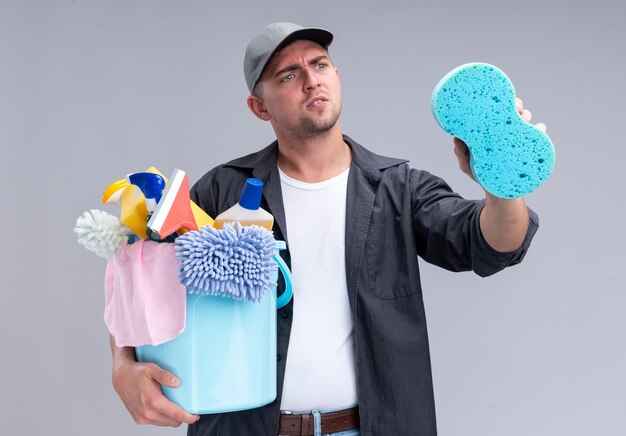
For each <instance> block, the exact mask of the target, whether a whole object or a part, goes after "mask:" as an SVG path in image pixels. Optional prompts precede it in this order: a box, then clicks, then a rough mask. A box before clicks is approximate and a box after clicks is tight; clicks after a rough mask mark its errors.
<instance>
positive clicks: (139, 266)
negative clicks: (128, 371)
mask: <svg viewBox="0 0 626 436" xmlns="http://www.w3.org/2000/svg"><path fill="white" fill-rule="evenodd" d="M174 250H175V247H174V244H171V243H158V242H154V241H147V240H144V239H141V240H139V241H137V242H135V243H134V244H131V245H127V246H125V247H124V248H122V249H121V250H120V252H119V253H118V254H117V256H115V257H114V258H113V259H111V260H110V261H109V263H108V264H107V269H106V274H105V279H104V290H105V306H104V322H105V323H106V325H107V327H108V329H109V332H111V334H112V335H113V336H114V337H115V342H116V343H117V345H118V346H120V347H123V346H132V347H136V346H139V345H146V344H151V345H158V344H161V343H163V342H167V341H169V340H171V339H174V338H175V337H176V336H178V335H179V334H180V333H181V332H182V331H183V330H184V329H185V303H186V298H187V297H186V290H185V287H184V286H183V285H182V284H181V283H180V282H179V281H178V264H179V262H180V261H179V260H178V259H176V256H175V251H174Z"/></svg>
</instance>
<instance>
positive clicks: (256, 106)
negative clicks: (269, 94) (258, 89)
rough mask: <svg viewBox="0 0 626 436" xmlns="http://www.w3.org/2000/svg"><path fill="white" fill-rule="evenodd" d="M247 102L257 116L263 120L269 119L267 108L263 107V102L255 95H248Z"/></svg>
mask: <svg viewBox="0 0 626 436" xmlns="http://www.w3.org/2000/svg"><path fill="white" fill-rule="evenodd" d="M247 103H248V107H249V108H250V110H251V111H252V113H253V114H254V115H256V117H257V118H259V119H261V120H263V121H269V120H270V119H271V118H272V117H271V116H270V114H269V113H268V112H267V110H266V109H265V106H264V105H263V102H262V101H261V99H260V98H259V97H257V96H256V95H251V96H249V97H248V100H247Z"/></svg>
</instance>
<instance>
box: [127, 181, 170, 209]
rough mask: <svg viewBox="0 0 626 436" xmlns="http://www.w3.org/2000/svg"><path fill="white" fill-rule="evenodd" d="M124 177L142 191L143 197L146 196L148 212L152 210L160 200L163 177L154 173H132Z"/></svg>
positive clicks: (163, 184) (163, 182)
mask: <svg viewBox="0 0 626 436" xmlns="http://www.w3.org/2000/svg"><path fill="white" fill-rule="evenodd" d="M126 178H127V179H128V181H129V182H130V183H132V184H133V185H136V186H138V187H139V189H141V192H143V195H144V197H146V207H147V208H148V212H154V209H156V206H157V204H158V203H159V201H160V200H161V195H163V189H164V188H165V179H163V177H161V176H160V175H158V174H154V173H132V174H129V175H128V176H126Z"/></svg>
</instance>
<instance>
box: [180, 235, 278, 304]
mask: <svg viewBox="0 0 626 436" xmlns="http://www.w3.org/2000/svg"><path fill="white" fill-rule="evenodd" d="M175 244H176V257H177V258H178V259H180V261H181V265H180V274H179V280H180V282H181V283H182V284H183V285H185V286H186V287H187V291H188V292H189V293H191V294H203V295H220V296H223V297H230V298H233V299H235V300H246V301H259V300H261V298H263V296H264V295H265V292H266V291H267V290H269V289H271V288H273V287H274V286H276V279H275V277H276V276H275V274H274V273H275V271H276V262H275V261H274V259H273V257H274V255H275V253H276V241H275V240H274V236H273V234H272V232H270V231H269V230H267V229H265V228H263V227H259V226H256V225H252V226H241V225H240V224H239V223H227V224H225V225H224V227H222V228H221V229H220V230H218V229H215V228H213V227H210V226H205V227H202V228H201V229H200V230H197V231H195V230H194V231H190V232H187V233H185V234H184V235H182V236H179V237H178V238H177V239H176V242H175Z"/></svg>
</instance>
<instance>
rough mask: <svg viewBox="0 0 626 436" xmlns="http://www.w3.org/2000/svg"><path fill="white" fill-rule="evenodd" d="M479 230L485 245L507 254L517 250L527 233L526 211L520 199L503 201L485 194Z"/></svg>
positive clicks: (524, 204)
mask: <svg viewBox="0 0 626 436" xmlns="http://www.w3.org/2000/svg"><path fill="white" fill-rule="evenodd" d="M480 229H481V231H482V233H483V237H484V238H485V241H487V244H489V246H490V247H491V248H493V249H494V250H496V251H499V252H502V253H508V252H511V251H514V250H516V249H517V248H519V247H520V246H521V245H522V243H523V242H524V238H525V237H526V232H527V231H528V209H527V208H526V203H525V202H524V200H523V199H521V198H515V199H504V198H498V197H495V196H493V195H491V194H489V193H488V192H487V193H485V207H484V208H483V210H482V212H481V214H480Z"/></svg>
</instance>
